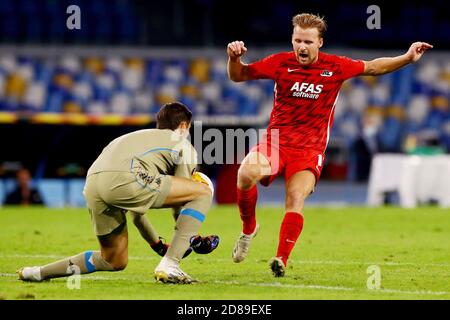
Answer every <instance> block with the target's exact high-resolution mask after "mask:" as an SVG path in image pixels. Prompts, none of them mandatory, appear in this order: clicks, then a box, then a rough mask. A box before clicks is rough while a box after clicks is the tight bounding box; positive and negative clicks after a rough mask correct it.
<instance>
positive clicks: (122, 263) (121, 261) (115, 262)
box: [108, 257, 128, 271]
mask: <svg viewBox="0 0 450 320" xmlns="http://www.w3.org/2000/svg"><path fill="white" fill-rule="evenodd" d="M108 263H109V264H110V265H111V267H113V268H114V271H121V270H124V269H125V268H126V267H127V265H128V257H121V258H115V259H112V260H111V261H108Z"/></svg>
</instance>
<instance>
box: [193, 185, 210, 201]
mask: <svg viewBox="0 0 450 320" xmlns="http://www.w3.org/2000/svg"><path fill="white" fill-rule="evenodd" d="M208 196H209V197H211V199H212V194H211V189H210V188H209V186H207V185H206V184H204V183H201V184H199V185H198V190H197V192H196V197H197V198H199V197H208Z"/></svg>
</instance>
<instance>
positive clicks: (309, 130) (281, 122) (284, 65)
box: [248, 51, 364, 153]
mask: <svg viewBox="0 0 450 320" xmlns="http://www.w3.org/2000/svg"><path fill="white" fill-rule="evenodd" d="M248 71H249V76H250V77H251V78H252V79H272V80H274V81H275V94H274V95H275V96H274V107H273V110H272V114H271V116H270V123H269V126H268V132H270V130H271V129H278V130H279V144H280V146H282V147H288V148H295V149H313V150H317V151H320V152H322V153H324V152H325V149H326V147H327V144H328V140H329V136H330V133H331V127H332V125H333V116H334V107H335V105H336V100H337V97H338V93H339V90H340V88H341V86H342V83H343V82H344V81H345V80H347V79H349V78H351V77H354V76H357V75H359V74H361V73H362V72H363V71H364V62H363V61H361V60H352V59H350V58H347V57H343V56H336V55H331V54H327V53H323V52H319V58H318V60H317V61H316V62H315V63H313V64H311V65H308V66H302V65H300V64H299V63H298V62H297V60H296V58H295V54H294V52H293V51H291V52H282V53H278V54H273V55H271V56H268V57H266V58H264V59H262V60H260V61H257V62H254V63H251V64H249V66H248ZM269 139H270V135H269Z"/></svg>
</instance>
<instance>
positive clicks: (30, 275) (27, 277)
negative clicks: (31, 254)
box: [16, 267, 42, 282]
mask: <svg viewBox="0 0 450 320" xmlns="http://www.w3.org/2000/svg"><path fill="white" fill-rule="evenodd" d="M16 273H17V275H18V276H19V280H22V281H31V282H41V281H42V277H41V268H40V267H23V268H20V269H19V270H17V271H16Z"/></svg>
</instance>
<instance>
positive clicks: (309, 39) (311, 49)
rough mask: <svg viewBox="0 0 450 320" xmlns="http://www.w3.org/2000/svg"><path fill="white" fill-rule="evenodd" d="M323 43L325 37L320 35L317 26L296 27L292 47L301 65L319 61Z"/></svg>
mask: <svg viewBox="0 0 450 320" xmlns="http://www.w3.org/2000/svg"><path fill="white" fill-rule="evenodd" d="M322 45H323V38H322V37H320V34H319V30H318V29H317V28H306V29H303V28H301V27H299V26H295V27H294V32H293V33H292V47H293V48H294V52H295V57H296V58H297V61H298V63H300V64H301V65H305V66H307V65H310V64H312V63H314V62H316V61H317V59H318V57H319V49H320V48H321V47H322Z"/></svg>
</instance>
